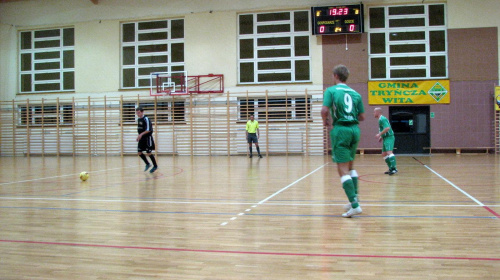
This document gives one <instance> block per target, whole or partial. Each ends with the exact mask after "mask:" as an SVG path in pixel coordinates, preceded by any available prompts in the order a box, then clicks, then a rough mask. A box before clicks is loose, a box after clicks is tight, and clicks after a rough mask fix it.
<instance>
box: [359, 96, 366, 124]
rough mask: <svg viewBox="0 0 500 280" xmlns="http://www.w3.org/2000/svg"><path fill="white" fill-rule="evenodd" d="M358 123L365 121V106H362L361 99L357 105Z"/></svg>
mask: <svg viewBox="0 0 500 280" xmlns="http://www.w3.org/2000/svg"><path fill="white" fill-rule="evenodd" d="M358 112H359V113H358V121H360V122H362V121H364V120H365V106H363V99H360V100H359V103H358Z"/></svg>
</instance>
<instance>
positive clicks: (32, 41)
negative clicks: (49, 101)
mask: <svg viewBox="0 0 500 280" xmlns="http://www.w3.org/2000/svg"><path fill="white" fill-rule="evenodd" d="M56 30H57V31H58V33H59V34H58V35H52V36H41V37H38V36H37V35H38V34H43V33H48V34H49V33H51V32H53V31H56ZM66 32H70V33H66ZM25 34H29V42H24V39H27V38H28V37H25V36H24V35H25ZM56 41H57V42H58V46H50V45H49V46H38V47H37V45H40V44H43V43H44V42H46V43H47V44H51V42H56ZM26 44H29V45H30V46H29V48H27V47H26ZM55 53H59V57H58V58H57V57H50V55H52V54H55ZM42 54H48V55H49V57H46V58H43V57H38V58H37V55H40V56H41V55H42ZM25 57H29V61H27V62H25V61H24V60H23V59H24V58H25ZM18 62H19V66H18V71H19V72H18V73H19V76H18V78H19V79H18V92H19V93H22V94H25V93H26V94H37V93H46V92H74V91H75V28H74V27H57V28H46V29H36V30H20V31H19V32H18ZM28 64H29V69H28V70H26V69H24V67H26V66H27V65H28ZM50 64H52V65H50ZM54 64H58V67H53V66H54ZM46 67H48V68H46ZM37 68H39V69H37ZM54 74H58V75H59V77H58V78H55V77H48V76H50V75H54ZM42 76H45V78H42ZM24 77H26V78H27V77H29V80H26V82H29V90H28V88H27V86H26V85H25V80H24V79H25V78H24ZM37 77H38V78H37ZM44 85H46V86H48V87H50V86H51V85H52V86H56V85H58V88H48V89H38V90H37V86H40V87H43V86H44Z"/></svg>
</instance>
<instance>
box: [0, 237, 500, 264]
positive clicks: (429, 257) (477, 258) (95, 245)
mask: <svg viewBox="0 0 500 280" xmlns="http://www.w3.org/2000/svg"><path fill="white" fill-rule="evenodd" d="M0 242H3V243H23V244H38V245H56V246H71V247H93V248H110V249H132V250H157V251H171V252H191V253H213V254H240V255H274V256H300V257H336V258H382V259H424V260H469V261H500V258H485V257H440V256H404V255H350V254H322V253H290V252H270V251H230V250H205V249H185V248H184V249H183V248H168V247H147V246H124V245H105V244H89V243H68V242H48V241H31V240H6V239H3V240H0Z"/></svg>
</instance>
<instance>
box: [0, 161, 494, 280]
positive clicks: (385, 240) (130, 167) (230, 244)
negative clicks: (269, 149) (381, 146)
mask: <svg viewBox="0 0 500 280" xmlns="http://www.w3.org/2000/svg"><path fill="white" fill-rule="evenodd" d="M397 160H398V169H399V174H397V175H394V176H388V175H384V174H383V173H384V171H386V170H387V167H386V166H385V162H384V161H383V159H382V158H381V157H380V156H379V155H363V156H359V157H358V159H357V166H356V169H357V171H358V173H359V174H360V200H361V206H362V208H363V214H361V215H359V216H356V217H354V218H351V219H346V218H342V217H341V216H340V215H341V214H342V212H343V210H342V205H344V204H345V203H346V198H345V194H344V192H343V190H342V187H341V185H340V180H339V177H338V175H337V172H336V166H335V165H334V164H333V163H331V160H330V158H329V157H327V156H325V157H323V156H317V157H314V156H310V157H301V156H288V157H285V156H270V157H265V158H263V159H258V158H253V159H248V158H246V157H243V156H241V157H239V156H236V157H208V156H207V157H187V156H186V157H167V156H164V157H162V156H160V157H159V163H160V168H159V169H158V171H157V173H155V174H149V173H148V172H143V168H144V166H143V164H142V163H141V162H140V161H139V158H138V157H123V158H121V157H92V158H88V157H76V158H72V157H61V158H57V157H31V158H24V157H14V158H13V157H0V161H1V167H2V168H1V169H0V174H1V179H0V222H1V228H0V239H1V240H0V279H377V280H379V279H499V277H500V276H499V272H500V157H499V156H495V155H454V154H453V155H432V156H398V157H397ZM83 170H85V171H88V172H89V173H90V179H89V180H88V181H86V182H81V181H80V180H79V178H78V174H79V173H80V171H83Z"/></svg>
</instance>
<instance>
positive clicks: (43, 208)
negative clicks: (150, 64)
mask: <svg viewBox="0 0 500 280" xmlns="http://www.w3.org/2000/svg"><path fill="white" fill-rule="evenodd" d="M390 207H392V206H390ZM477 207H479V206H477ZM0 209H23V210H28V209H29V210H50V211H54V210H59V211H82V212H83V211H88V212H108V213H150V214H179V215H181V214H182V215H219V216H233V218H234V219H236V217H235V214H234V213H220V212H219V213H217V212H184V211H154V210H149V211H148V210H118V209H91V208H57V207H27V206H0ZM241 215H248V216H274V217H341V215H328V214H325V215H323V214H316V215H315V214H278V213H270V214H269V213H259V214H251V213H248V214H244V213H239V214H238V215H237V216H241ZM233 218H231V220H234V219H233ZM359 218H437V219H497V218H496V217H495V216H442V215H440V216H431V215H427V216H424V215H419V216H409V215H405V216H397V215H363V216H359ZM227 223H229V221H228V222H226V224H227ZM221 225H222V224H221Z"/></svg>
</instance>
